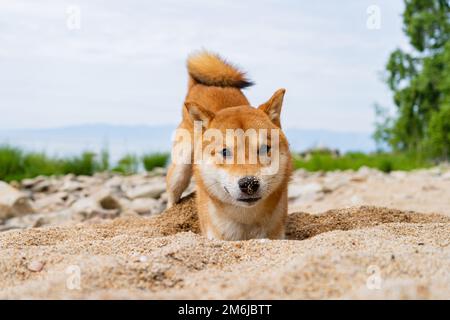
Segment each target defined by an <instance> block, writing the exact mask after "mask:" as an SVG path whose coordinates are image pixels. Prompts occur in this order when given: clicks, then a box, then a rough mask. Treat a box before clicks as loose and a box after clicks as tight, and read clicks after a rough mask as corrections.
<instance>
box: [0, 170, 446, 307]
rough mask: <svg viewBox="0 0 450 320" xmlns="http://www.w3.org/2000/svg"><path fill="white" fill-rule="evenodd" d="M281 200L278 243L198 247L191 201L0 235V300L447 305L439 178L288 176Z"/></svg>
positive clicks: (421, 174)
mask: <svg viewBox="0 0 450 320" xmlns="http://www.w3.org/2000/svg"><path fill="white" fill-rule="evenodd" d="M290 194H291V196H290V211H291V212H292V213H291V214H290V216H289V219H288V224H287V238H288V239H287V240H278V241H272V240H251V241H237V242H226V241H210V240H207V239H205V238H204V237H202V236H200V235H198V221H197V217H196V212H195V206H194V198H193V196H192V195H191V196H188V197H187V198H185V199H184V201H183V202H182V203H181V204H179V205H177V206H175V207H174V208H172V209H170V210H166V211H165V212H164V213H162V214H159V215H153V216H150V217H143V216H138V215H134V216H119V217H118V218H116V219H113V220H108V219H102V218H99V217H94V218H92V219H90V220H87V221H85V222H83V223H77V224H69V225H59V226H44V227H31V228H26V229H23V230H20V229H19V230H9V231H4V232H0V299H15V298H20V299H26V298H57V299H61V298H77V299H78V298H80V299H92V298H93V299H113V298H124V299H134V298H138V299H141V298H142V299H173V298H179V299H197V298H199V299H200V298H201V299H210V298H212V299H219V298H221V299H304V298H306V299H366V298H369V299H380V298H388V299H417V298H419V299H422V298H423V299H430V298H436V299H450V177H449V174H448V173H436V172H435V171H433V170H427V171H418V172H413V173H408V174H406V173H392V174H389V175H386V174H382V173H379V172H375V171H371V170H369V171H367V170H361V171H360V172H356V173H355V172H353V173H350V172H347V173H346V172H341V173H328V174H308V173H305V172H301V171H298V172H296V173H295V174H294V177H293V182H292V188H291V189H290ZM349 206H351V207H349ZM336 208H341V209H336ZM393 208H397V209H401V210H397V209H393ZM329 209H331V210H329ZM411 210H414V211H411ZM305 212H308V213H305Z"/></svg>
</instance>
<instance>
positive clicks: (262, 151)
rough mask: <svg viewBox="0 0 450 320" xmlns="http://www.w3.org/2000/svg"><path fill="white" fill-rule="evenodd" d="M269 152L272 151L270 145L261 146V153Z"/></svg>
mask: <svg viewBox="0 0 450 320" xmlns="http://www.w3.org/2000/svg"><path fill="white" fill-rule="evenodd" d="M269 152H270V146H268V145H267V144H263V145H262V146H261V147H259V151H258V153H259V154H260V155H266V154H268V153H269Z"/></svg>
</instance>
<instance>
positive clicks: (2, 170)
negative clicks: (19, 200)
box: [0, 145, 433, 181]
mask: <svg viewBox="0 0 450 320" xmlns="http://www.w3.org/2000/svg"><path fill="white" fill-rule="evenodd" d="M168 159H169V154H168V153H153V154H146V155H143V156H141V157H139V156H137V155H133V154H128V155H125V156H124V157H123V158H121V159H120V160H119V161H118V163H117V164H116V165H115V166H114V167H111V165H110V162H109V154H108V152H106V151H103V152H101V153H100V154H95V153H92V152H84V153H82V154H81V155H79V156H73V157H65V158H59V157H50V156H48V155H46V154H45V153H43V152H27V151H23V150H21V149H20V148H17V147H13V146H8V145H4V146H1V145H0V180H4V181H12V180H17V181H20V180H22V179H25V178H33V177H36V176H39V175H45V176H50V175H64V174H68V173H73V174H76V175H93V174H94V173H96V172H103V171H113V172H119V173H121V174H133V173H136V172H138V171H139V169H140V168H142V167H143V168H145V170H147V171H151V170H153V169H154V168H157V167H165V166H166V164H167V162H168ZM362 166H367V167H371V168H376V169H379V170H381V171H384V172H390V171H393V170H406V171H407V170H413V169H418V168H426V167H431V166H433V163H431V162H429V161H427V160H424V159H423V157H420V156H417V155H412V154H393V153H371V154H365V153H359V152H351V153H346V154H344V155H343V156H339V157H336V156H333V155H331V154H328V153H324V152H316V153H312V154H311V155H310V156H309V157H308V158H306V159H305V158H301V157H299V156H295V155H294V167H295V169H300V168H303V169H306V170H308V171H331V170H349V169H351V170H358V169H359V168H360V167H362Z"/></svg>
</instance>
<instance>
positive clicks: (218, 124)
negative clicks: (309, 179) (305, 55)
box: [186, 90, 291, 207]
mask: <svg viewBox="0 0 450 320" xmlns="http://www.w3.org/2000/svg"><path fill="white" fill-rule="evenodd" d="M283 96H284V90H278V91H277V92H276V93H275V94H274V95H273V96H272V98H271V99H270V100H269V101H268V102H266V103H265V104H263V105H261V106H260V107H259V108H253V107H250V106H239V107H232V108H226V109H223V110H221V111H219V112H217V113H216V114H213V113H211V112H209V111H207V109H206V108H204V107H200V106H197V105H195V104H190V103H187V104H186V107H187V108H188V111H189V113H190V114H191V116H192V118H193V119H194V121H202V128H201V130H202V135H201V136H202V138H203V141H201V143H198V144H197V147H194V150H195V152H197V153H196V155H197V157H198V156H201V157H202V161H198V162H197V166H196V170H198V173H199V177H200V179H201V181H200V182H198V183H202V184H203V186H204V188H205V189H206V190H207V192H208V193H209V194H210V195H211V196H212V197H215V198H216V199H218V200H220V201H222V202H225V203H230V204H234V205H238V206H242V207H252V206H255V205H257V204H258V203H261V200H263V199H264V198H266V197H268V196H269V195H270V194H272V193H273V192H274V191H275V190H277V189H278V187H279V186H280V184H281V183H283V181H285V179H286V176H287V175H288V174H289V172H290V166H291V158H290V152H289V146H288V142H287V140H286V138H285V136H284V134H283V133H282V131H281V128H280V111H281V106H282V101H283ZM197 142H198V141H197ZM194 158H195V156H194Z"/></svg>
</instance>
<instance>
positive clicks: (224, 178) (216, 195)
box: [167, 52, 292, 240]
mask: <svg viewBox="0 0 450 320" xmlns="http://www.w3.org/2000/svg"><path fill="white" fill-rule="evenodd" d="M188 71H189V73H190V75H191V77H192V78H193V80H191V82H190V86H189V90H188V93H187V95H186V99H185V105H184V107H183V118H182V122H181V124H180V125H179V127H178V128H181V129H187V130H189V132H190V134H191V136H192V135H193V128H194V126H193V123H194V121H195V120H200V121H203V126H204V128H203V129H204V130H206V129H216V130H218V131H219V132H222V133H223V134H224V135H225V132H226V130H227V129H242V130H244V131H245V130H248V129H256V130H258V129H268V130H271V129H275V130H278V129H279V131H280V139H279V152H280V157H279V159H280V165H279V170H278V172H276V173H274V174H271V175H263V174H262V173H261V172H262V170H263V169H264V166H265V165H264V164H263V163H261V162H260V161H258V162H257V163H253V164H249V163H244V164H237V163H235V164H228V163H223V164H209V165H205V164H193V165H191V164H175V163H172V164H171V166H170V167H169V171H168V175H167V191H168V196H169V203H168V205H169V206H171V205H173V204H174V203H176V202H177V201H178V200H179V199H180V197H181V193H182V192H183V191H184V189H185V188H186V187H187V185H188V184H189V181H190V178H191V175H192V174H193V175H194V177H195V181H196V191H197V206H198V213H199V220H200V226H201V230H202V233H203V234H204V235H205V236H207V237H209V238H217V239H224V240H244V239H251V238H272V239H280V238H283V237H284V224H285V220H286V216H287V184H288V180H289V177H290V174H291V171H292V168H291V166H292V165H291V162H292V161H291V156H290V152H289V146H288V142H287V140H286V138H285V136H284V135H283V133H282V132H281V126H280V118H279V115H280V112H281V106H282V102H283V97H284V93H285V90H284V89H280V90H278V91H277V92H275V93H274V94H273V96H272V97H271V99H269V101H267V102H266V103H264V104H262V105H261V106H260V107H259V108H253V107H251V106H250V105H249V102H248V100H247V98H246V97H245V96H244V94H243V93H242V92H241V90H240V88H242V87H243V83H244V82H245V83H249V81H248V79H246V78H245V77H244V73H243V72H241V71H239V70H237V69H236V68H235V67H233V66H232V65H231V64H229V63H226V62H224V60H222V59H221V58H219V57H218V56H217V55H213V54H211V53H208V52H203V53H199V54H197V55H195V56H191V57H190V58H189V59H188ZM271 139H272V137H271V136H270V135H269V139H268V141H269V142H270V141H271ZM245 141H246V142H245V147H246V148H245V157H246V160H248V158H249V156H250V154H249V150H250V141H249V140H245ZM182 143H185V144H186V142H180V141H175V142H174V148H175V147H179V145H178V144H182ZM270 143H271V142H270ZM206 145H207V141H203V145H200V147H205V146H206ZM182 146H183V145H182ZM183 147H186V148H187V147H190V148H191V150H194V147H195V146H194V145H193V143H192V142H191V144H190V145H184V146H183ZM237 151H238V150H237V146H234V149H232V150H230V152H231V153H232V154H237ZM217 156H218V155H216V154H215V152H213V154H211V157H212V158H213V157H217ZM219 156H220V155H219ZM188 157H190V159H191V160H192V159H193V154H189V155H188ZM250 176H251V177H255V178H256V179H257V180H258V181H259V183H260V184H261V187H260V188H259V189H258V191H257V192H259V193H260V195H261V196H260V197H259V198H258V199H260V200H255V202H254V203H253V200H251V201H252V203H251V204H248V203H247V201H244V202H246V203H242V202H243V200H241V199H240V198H239V197H241V193H242V189H239V187H238V183H237V181H239V179H241V178H242V177H250ZM229 189H232V190H231V191H230V190H229ZM235 195H238V196H235ZM258 195H259V194H258ZM244 200H245V199H244Z"/></svg>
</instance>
